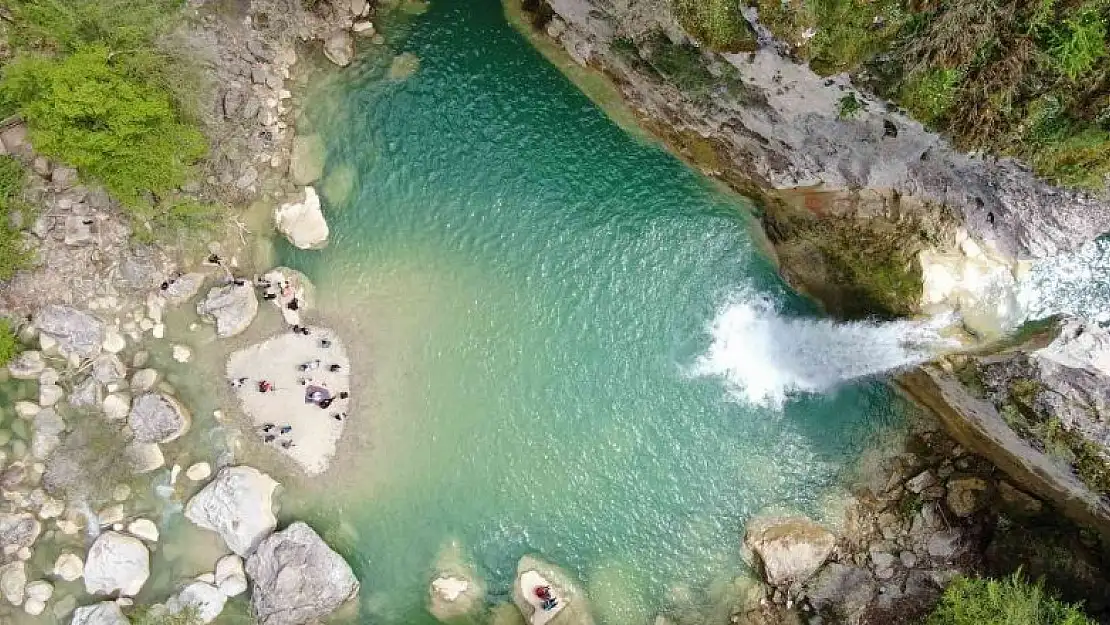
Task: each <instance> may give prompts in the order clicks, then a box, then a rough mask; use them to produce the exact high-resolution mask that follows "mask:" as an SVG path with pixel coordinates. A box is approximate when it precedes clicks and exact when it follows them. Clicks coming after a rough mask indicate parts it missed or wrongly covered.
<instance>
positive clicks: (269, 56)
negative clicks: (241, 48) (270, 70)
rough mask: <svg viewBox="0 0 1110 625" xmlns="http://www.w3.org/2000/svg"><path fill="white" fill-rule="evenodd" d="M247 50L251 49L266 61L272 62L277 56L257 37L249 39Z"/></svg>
mask: <svg viewBox="0 0 1110 625" xmlns="http://www.w3.org/2000/svg"><path fill="white" fill-rule="evenodd" d="M247 50H248V51H250V53H251V54H253V55H254V57H255V58H256V59H258V60H259V61H262V62H264V63H272V62H273V61H274V59H275V58H277V57H276V56H275V55H274V53H273V51H272V50H270V49H269V48H268V47H267V46H266V44H264V43H262V42H261V41H259V40H257V39H249V40H247Z"/></svg>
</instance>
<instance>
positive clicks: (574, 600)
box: [513, 556, 594, 625]
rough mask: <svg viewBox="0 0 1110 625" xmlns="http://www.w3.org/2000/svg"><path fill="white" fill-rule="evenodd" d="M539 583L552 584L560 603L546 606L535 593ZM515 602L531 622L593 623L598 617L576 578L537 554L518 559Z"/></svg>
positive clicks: (553, 591) (560, 623) (562, 624)
mask: <svg viewBox="0 0 1110 625" xmlns="http://www.w3.org/2000/svg"><path fill="white" fill-rule="evenodd" d="M537 586H550V592H551V595H552V596H553V597H554V598H555V600H556V605H555V607H553V608H550V609H544V608H543V606H542V605H541V600H540V599H539V598H538V597H537V596H536V594H535V588H536V587H537ZM513 603H515V604H516V607H517V609H518V610H520V613H521V614H522V615H523V616H524V619H525V620H526V621H528V623H530V624H531V625H544V624H545V623H548V622H552V621H553V619H555V618H556V617H558V620H555V621H554V622H555V623H558V624H559V625H564V624H565V625H593V623H594V619H593V616H592V615H591V613H590V607H589V605H588V603H587V602H586V596H585V594H584V593H583V592H582V590H581V588H579V586H578V584H577V583H576V582H575V581H574V579H573V578H572V577H571V576H570V575H569V574H568V573H567V572H565V571H563V570H562V569H561V568H559V567H557V566H555V565H554V564H550V563H548V562H544V561H543V560H540V559H539V558H536V557H533V556H524V557H523V558H521V559H520V562H518V563H517V567H516V582H515V583H514V584H513Z"/></svg>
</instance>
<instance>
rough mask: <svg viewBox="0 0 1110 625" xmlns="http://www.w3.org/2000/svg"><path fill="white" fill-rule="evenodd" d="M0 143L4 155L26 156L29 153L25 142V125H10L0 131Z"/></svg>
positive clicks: (27, 144) (29, 147) (29, 145)
mask: <svg viewBox="0 0 1110 625" xmlns="http://www.w3.org/2000/svg"><path fill="white" fill-rule="evenodd" d="M0 143H2V144H3V146H4V153H5V154H26V153H29V152H30V151H31V144H30V142H28V141H27V124H12V125H11V126H8V127H6V128H4V129H3V130H0Z"/></svg>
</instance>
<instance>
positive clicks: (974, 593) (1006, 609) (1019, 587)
mask: <svg viewBox="0 0 1110 625" xmlns="http://www.w3.org/2000/svg"><path fill="white" fill-rule="evenodd" d="M926 625H1095V622H1094V621H1093V620H1091V619H1089V618H1088V617H1087V616H1086V615H1084V614H1083V612H1081V611H1080V610H1079V608H1078V607H1077V606H1074V605H1069V604H1066V603H1062V602H1060V601H1059V600H1057V599H1056V598H1054V597H1052V596H1051V595H1049V594H1048V593H1047V592H1046V591H1045V590H1044V587H1043V585H1042V584H1041V583H1039V582H1038V583H1035V584H1034V583H1030V582H1028V581H1026V580H1025V579H1024V577H1023V576H1022V574H1021V571H1018V572H1017V573H1014V574H1013V575H1012V576H1010V577H1007V578H1005V579H1001V580H998V579H972V578H967V577H957V578H956V579H954V580H953V581H952V583H951V584H949V586H948V589H947V590H945V592H944V595H943V596H942V597H941V600H940V604H939V605H938V606H937V607H936V609H935V610H934V611H933V613H932V614H931V615H930V616H929V618H928V620H927V621H926Z"/></svg>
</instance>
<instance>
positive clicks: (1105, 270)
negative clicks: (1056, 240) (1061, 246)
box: [1017, 237, 1110, 325]
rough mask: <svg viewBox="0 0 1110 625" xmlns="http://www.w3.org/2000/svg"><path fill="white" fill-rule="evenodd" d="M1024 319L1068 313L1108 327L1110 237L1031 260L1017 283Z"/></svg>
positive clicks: (1109, 305)
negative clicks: (1027, 268) (1069, 250)
mask: <svg viewBox="0 0 1110 625" xmlns="http://www.w3.org/2000/svg"><path fill="white" fill-rule="evenodd" d="M1017 300H1018V305H1019V306H1020V307H1021V310H1022V313H1023V314H1024V320H1029V319H1043V318H1044V317H1048V316H1051V315H1056V314H1061V313H1064V314H1069V315H1075V316H1077V317H1083V318H1086V319H1089V320H1092V321H1095V322H1097V323H1099V324H1101V325H1108V324H1110V238H1106V237H1104V238H1101V239H1096V240H1094V241H1091V242H1090V243H1088V244H1086V245H1084V246H1083V247H1081V248H1079V249H1078V250H1076V251H1075V252H1072V253H1070V254H1061V255H1060V256H1056V257H1053V258H1045V259H1041V260H1037V261H1034V262H1033V264H1032V265H1031V267H1030V268H1029V271H1028V272H1027V273H1026V274H1025V275H1024V276H1022V278H1021V280H1020V281H1019V282H1018V292H1017Z"/></svg>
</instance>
